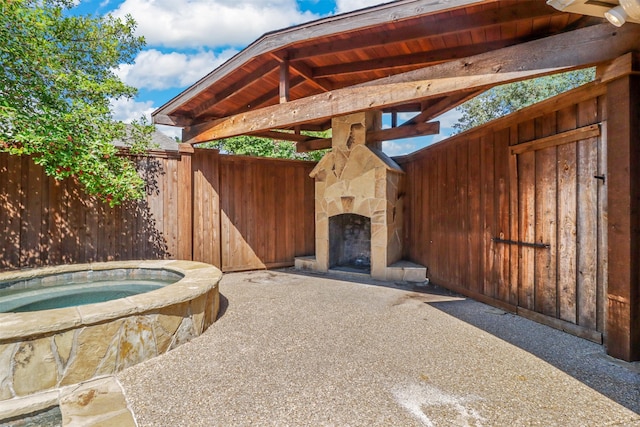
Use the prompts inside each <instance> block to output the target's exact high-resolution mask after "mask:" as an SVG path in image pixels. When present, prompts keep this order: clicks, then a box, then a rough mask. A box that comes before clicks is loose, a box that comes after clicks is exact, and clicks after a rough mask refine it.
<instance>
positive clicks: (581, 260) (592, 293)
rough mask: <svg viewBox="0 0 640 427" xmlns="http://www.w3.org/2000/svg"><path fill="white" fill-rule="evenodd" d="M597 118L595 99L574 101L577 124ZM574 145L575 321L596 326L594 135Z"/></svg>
mask: <svg viewBox="0 0 640 427" xmlns="http://www.w3.org/2000/svg"><path fill="white" fill-rule="evenodd" d="M596 118H597V101H596V100H593V101H587V102H583V103H581V104H579V105H578V117H577V122H578V126H583V125H587V124H591V123H593V122H594V121H595V120H596ZM577 147H578V175H579V177H578V183H579V188H578V206H580V211H579V212H578V219H577V221H578V242H579V244H578V247H579V248H580V252H579V254H578V277H577V288H578V300H577V304H578V319H577V321H576V323H577V324H578V325H581V326H585V327H587V328H589V329H593V330H596V329H597V317H598V316H597V300H598V269H597V264H598V180H597V179H596V178H595V176H597V175H598V139H597V138H589V139H586V140H583V141H579V142H578V143H577Z"/></svg>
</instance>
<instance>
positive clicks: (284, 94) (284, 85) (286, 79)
mask: <svg viewBox="0 0 640 427" xmlns="http://www.w3.org/2000/svg"><path fill="white" fill-rule="evenodd" d="M289 83H290V76H289V60H287V59H285V60H284V61H282V62H281V63H280V84H279V89H278V90H279V92H280V104H284V103H285V102H289V99H290V94H289V89H290V88H289Z"/></svg>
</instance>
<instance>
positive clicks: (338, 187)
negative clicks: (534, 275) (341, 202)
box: [324, 181, 347, 200]
mask: <svg viewBox="0 0 640 427" xmlns="http://www.w3.org/2000/svg"><path fill="white" fill-rule="evenodd" d="M346 194H347V183H346V182H344V181H337V182H336V183H335V184H333V185H331V186H328V187H327V189H326V191H325V193H324V199H325V200H331V199H339V198H340V197H342V196H344V195H346Z"/></svg>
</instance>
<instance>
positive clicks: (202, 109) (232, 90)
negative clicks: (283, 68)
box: [193, 61, 278, 117]
mask: <svg viewBox="0 0 640 427" xmlns="http://www.w3.org/2000/svg"><path fill="white" fill-rule="evenodd" d="M277 68H278V64H277V63H276V62H274V61H269V62H267V63H265V64H264V65H262V66H261V67H258V68H257V69H256V70H255V71H253V72H251V73H249V74H247V75H246V76H244V77H243V78H242V79H240V80H238V81H237V82H235V83H233V84H232V85H230V86H228V87H226V88H225V89H222V90H221V91H220V92H217V93H216V94H215V95H213V97H212V98H211V99H209V100H207V101H205V102H203V103H202V104H200V105H199V106H198V108H196V109H194V111H193V116H194V117H200V116H202V115H204V114H206V112H207V111H208V110H209V109H210V108H211V107H213V106H214V105H216V104H217V103H218V102H220V101H221V100H223V99H226V98H229V97H230V96H233V95H235V94H236V93H238V92H239V91H240V90H242V89H244V88H245V87H246V86H248V85H250V84H252V83H255V82H256V81H257V80H259V79H260V78H261V77H264V76H265V75H267V74H269V73H271V72H273V71H275V70H276V69H277Z"/></svg>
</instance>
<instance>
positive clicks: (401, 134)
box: [367, 122, 440, 141]
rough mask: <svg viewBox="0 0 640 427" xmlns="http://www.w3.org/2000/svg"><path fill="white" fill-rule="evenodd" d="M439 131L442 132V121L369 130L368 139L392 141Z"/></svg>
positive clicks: (434, 133) (435, 133)
mask: <svg viewBox="0 0 640 427" xmlns="http://www.w3.org/2000/svg"><path fill="white" fill-rule="evenodd" d="M438 133H440V122H428V123H418V124H415V125H410V126H399V127H397V128H390V129H381V130H376V131H372V132H367V141H392V140H394V139H403V138H413V137H417V136H425V135H437V134H438Z"/></svg>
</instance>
